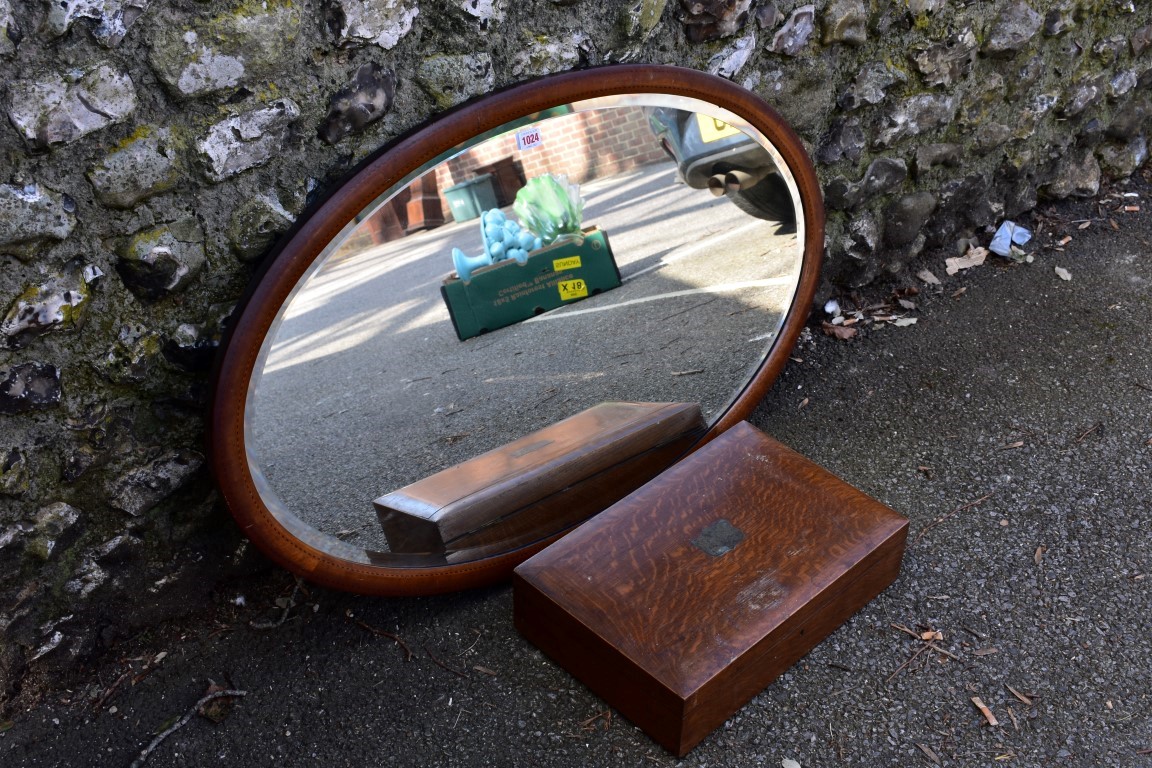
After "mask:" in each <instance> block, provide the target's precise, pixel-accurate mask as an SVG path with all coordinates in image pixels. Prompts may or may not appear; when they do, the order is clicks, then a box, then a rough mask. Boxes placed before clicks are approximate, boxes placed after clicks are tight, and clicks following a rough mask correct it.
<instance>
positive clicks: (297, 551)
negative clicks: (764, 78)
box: [209, 64, 824, 596]
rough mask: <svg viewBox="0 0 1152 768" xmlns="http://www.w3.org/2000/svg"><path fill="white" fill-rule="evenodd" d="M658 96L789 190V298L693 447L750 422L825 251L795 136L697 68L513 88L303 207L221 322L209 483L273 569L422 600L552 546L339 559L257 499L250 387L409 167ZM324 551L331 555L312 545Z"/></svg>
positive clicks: (410, 140) (429, 128) (368, 163)
mask: <svg viewBox="0 0 1152 768" xmlns="http://www.w3.org/2000/svg"><path fill="white" fill-rule="evenodd" d="M630 94H667V95H671V96H682V97H688V98H693V99H698V100H701V101H704V102H708V103H710V104H712V105H715V106H716V107H718V108H720V109H721V110H727V111H728V112H730V113H732V114H733V115H736V116H738V117H739V118H741V119H743V120H744V121H746V122H747V124H748V125H749V126H750V127H751V128H754V129H756V130H757V131H759V132H760V133H761V134H762V135H763V136H764V137H765V138H766V139H767V141H768V142H770V143H771V144H772V145H773V146H774V148H775V150H776V152H777V153H778V155H779V157H780V158H782V159H783V161H784V163H785V164H786V165H787V167H788V170H789V171H790V174H791V176H792V178H793V180H794V182H795V186H796V190H795V191H796V193H797V194H798V197H799V201H798V205H799V208H800V214H799V215H798V218H802V221H803V228H802V230H801V231H802V232H803V234H804V241H803V244H802V248H803V253H802V255H801V263H800V270H799V276H798V281H797V286H796V291H795V294H794V297H793V301H792V303H791V305H790V306H789V307H788V309H787V312H786V314H785V316H784V319H783V322H782V324H781V326H780V328H779V330H778V332H777V334H776V337H775V341H774V342H773V344H772V346H771V348H770V349H769V350H768V352H767V354H766V355H765V356H764V359H763V361H762V362H761V364H760V365H759V367H758V368H757V369H756V370H755V372H754V373H753V374H752V376H751V377H750V378H749V380H748V381H747V383H746V384H744V386H743V388H742V390H741V391H739V392H738V393H737V394H736V395H735V397H734V398H733V399H732V401H731V403H730V405H729V407H728V408H727V410H726V411H725V412H724V413H722V414H721V415H720V416H719V417H718V418H716V419H715V420H714V421H713V422H712V424H711V425H710V427H709V429H708V431H707V432H706V433H705V434H704V436H703V437H702V438H701V439H700V441H699V442H698V443H696V445H695V446H694V448H693V449H692V450H695V448H699V447H700V446H702V445H703V444H705V443H707V442H708V441H709V440H711V439H712V438H714V437H715V436H716V435H718V434H720V433H721V432H723V431H724V430H726V429H728V428H729V427H731V426H733V425H734V424H737V423H739V422H740V421H742V420H744V419H745V418H747V417H748V415H749V414H750V413H751V412H752V410H753V409H754V408H755V407H756V406H757V404H758V403H759V402H760V401H761V400H762V399H763V397H764V395H765V393H766V392H767V390H768V388H769V386H770V385H771V384H772V382H773V381H775V379H776V377H777V376H778V375H779V374H780V372H781V370H782V369H783V367H784V365H785V363H786V362H787V359H788V356H789V353H790V351H791V349H792V348H793V346H794V344H795V342H796V339H797V338H798V336H799V334H800V332H801V330H802V329H803V325H804V322H805V320H806V318H807V316H808V314H809V310H810V307H811V303H812V299H813V295H814V293H815V290H816V285H817V282H818V279H819V272H820V264H821V258H822V254H823V248H824V209H823V201H822V198H821V193H820V187H819V183H818V181H817V178H816V174H815V170H814V169H813V167H812V163H811V160H810V159H809V157H808V155H807V153H806V151H805V149H804V147H803V145H802V144H801V142H800V140H799V138H798V137H797V136H796V134H795V133H794V132H793V131H792V129H791V128H790V127H789V126H788V124H787V122H786V121H785V120H784V119H783V118H782V117H781V116H780V115H779V114H777V113H776V112H775V110H773V109H772V108H771V107H769V106H768V105H767V104H765V103H764V102H763V101H762V100H761V99H760V98H759V97H757V96H756V95H754V94H753V93H751V92H750V91H748V90H745V89H743V88H740V87H739V86H737V85H734V84H733V83H731V82H729V81H727V80H724V79H721V78H718V77H715V76H712V75H708V74H706V73H702V72H698V71H695V70H689V69H682V68H676V67H669V66H657V65H643V64H640V65H618V66H610V67H603V68H596V69H589V70H581V71H576V72H570V73H565V74H561V75H554V76H551V77H547V78H543V79H540V80H536V81H532V82H528V83H523V84H520V85H515V86H512V87H510V88H508V89H505V90H502V91H499V92H496V93H493V94H490V95H487V96H484V97H481V98H479V99H477V100H475V101H472V102H469V103H466V104H464V105H461V106H460V107H457V108H454V109H452V110H450V111H448V112H446V113H444V114H442V115H440V116H438V117H437V118H436V119H435V120H433V121H432V122H430V123H428V124H426V125H424V126H422V127H419V128H418V129H416V130H414V131H412V132H410V133H408V134H406V135H404V136H401V137H400V138H398V139H396V140H395V141H393V142H391V143H389V144H388V145H387V146H385V147H383V148H382V149H380V150H379V151H377V152H376V153H374V154H373V155H372V156H371V157H369V158H368V159H367V160H365V161H364V162H363V163H361V164H360V165H359V166H358V168H357V169H356V170H354V171H353V172H352V173H351V174H350V176H349V177H348V178H346V180H344V181H343V182H341V183H340V184H338V185H336V186H335V187H334V188H333V189H332V191H331V192H330V193H329V194H328V196H327V197H325V198H324V199H322V200H321V201H319V202H318V203H316V204H314V205H313V206H311V208H310V210H309V211H308V212H306V213H305V214H304V215H302V216H301V217H300V218H299V219H298V221H297V222H296V224H295V225H294V227H293V228H292V230H291V231H290V232H289V233H287V235H286V236H285V237H284V238H283V239H282V240H281V242H280V244H279V245H278V246H277V247H276V248H275V249H274V251H273V252H272V253H271V254H269V256H268V257H267V258H266V259H265V260H264V262H263V264H262V265H261V268H260V270H259V272H258V273H257V274H256V275H255V276H254V278H253V280H252V281H251V283H250V284H249V286H248V289H247V292H246V294H245V295H244V297H243V298H242V300H241V301H240V303H239V304H238V306H237V308H236V310H235V311H234V313H233V315H232V317H231V320H230V321H229V328H228V333H227V334H226V337H225V339H224V340H223V343H222V345H221V351H220V354H219V355H218V358H217V365H216V370H215V381H214V386H213V397H212V404H211V413H210V421H209V450H210V453H211V457H212V465H213V469H214V472H215V475H216V479H217V482H218V484H219V487H220V490H221V492H222V494H223V497H224V500H225V502H226V503H227V505H228V508H229V510H230V511H231V513H232V516H233V517H234V519H235V520H236V522H237V523H238V524H239V526H240V529H241V531H242V532H243V534H244V535H245V536H247V537H248V538H249V540H251V542H252V543H253V544H255V545H256V546H257V547H258V548H259V549H260V550H261V551H263V552H264V553H265V554H266V555H267V556H268V557H270V558H271V559H272V560H273V561H274V562H276V563H277V564H279V565H280V566H282V567H284V568H286V569H287V570H289V571H291V572H293V573H296V574H298V575H300V576H302V577H304V578H306V579H308V580H309V581H311V582H313V583H316V584H319V585H322V586H326V587H330V588H333V589H340V590H346V591H351V592H356V593H359V594H366V595H391V596H405V595H425V594H438V593H445V592H452V591H457V590H462V589H468V588H474V587H480V586H485V585H488V584H492V583H496V582H499V581H501V580H504V579H506V578H508V577H509V576H510V575H511V572H512V569H513V568H514V567H515V566H516V565H518V564H519V563H520V562H522V561H523V560H525V559H527V558H528V557H530V556H531V555H532V554H534V553H535V552H537V551H539V550H541V549H543V548H544V547H545V546H547V545H548V544H549V543H551V542H552V541H554V540H556V539H557V538H559V536H561V535H562V533H563V532H561V533H557V534H555V535H553V536H550V537H548V538H545V539H544V540H542V541H538V542H536V543H534V544H532V545H530V546H525V547H521V548H519V549H516V550H513V551H509V552H505V553H501V554H498V555H494V556H491V557H488V558H485V559H481V560H477V561H473V562H465V563H460V564H453V565H430V566H427V567H407V566H405V567H396V566H394V565H388V564H384V565H381V564H377V563H374V562H371V561H370V558H369V559H368V560H369V561H368V562H365V561H363V560H362V559H360V558H353V557H352V556H348V557H345V556H342V554H341V552H345V553H347V552H350V551H351V550H353V549H354V548H352V547H347V546H346V545H342V543H339V542H337V541H336V540H335V539H332V538H331V537H328V536H326V535H324V534H320V533H319V532H318V531H316V530H315V529H314V528H311V527H310V526H308V525H307V524H305V523H304V522H303V521H301V520H300V519H298V518H296V517H294V516H293V515H292V514H284V512H283V511H281V513H280V514H279V515H277V514H274V513H273V511H272V510H270V509H269V508H268V506H267V505H266V504H265V502H264V499H263V497H262V496H261V492H260V487H259V485H260V480H259V477H260V472H259V470H258V469H256V470H255V471H253V468H251V467H250V461H251V459H250V456H249V452H248V449H247V446H246V444H245V414H246V409H247V407H248V391H249V383H250V381H251V380H252V376H253V373H254V371H255V368H256V366H258V365H259V364H260V355H261V348H262V345H263V344H264V342H265V339H266V337H267V336H268V334H269V333H270V332H271V331H272V330H273V329H274V326H275V321H276V318H277V316H278V313H279V312H280V309H281V307H282V305H283V304H284V303H285V302H286V301H288V300H289V299H290V298H291V295H292V294H293V291H294V289H296V287H297V285H298V284H299V283H300V281H301V280H302V279H303V278H304V277H305V276H306V275H307V274H308V273H309V271H310V269H311V268H312V267H313V265H314V263H315V262H316V260H317V259H318V258H320V257H322V256H323V255H324V254H325V253H326V252H327V251H328V250H329V246H330V244H331V243H332V242H333V241H334V240H336V239H337V238H339V237H340V236H341V235H342V233H343V232H344V231H345V230H346V229H347V227H348V225H349V222H352V221H353V220H354V219H355V218H356V217H357V216H358V215H360V214H362V213H363V212H364V210H365V209H366V208H367V207H368V206H369V205H370V204H371V203H372V202H373V201H376V200H377V199H378V198H380V196H381V195H382V194H384V193H385V192H387V191H388V190H391V189H393V188H397V185H399V184H400V183H401V182H405V180H406V179H407V178H410V177H411V176H412V175H413V173H414V172H415V171H417V170H419V169H422V168H426V167H428V165H429V163H431V162H433V161H435V160H437V159H438V158H442V157H444V156H446V154H450V153H451V152H452V151H453V150H454V149H455V148H458V147H460V146H462V145H464V144H465V143H467V142H469V141H471V140H473V139H475V138H476V137H477V136H481V135H484V134H490V133H491V132H493V131H495V130H497V129H500V128H502V127H503V126H506V125H507V124H509V123H511V122H514V121H524V120H525V119H526V118H531V117H532V116H533V115H536V114H538V113H542V112H545V111H546V110H549V109H553V108H555V107H558V106H561V105H564V104H569V103H573V102H580V101H584V100H588V99H595V98H601V97H607V96H621V95H630ZM321 539H324V542H329V543H331V544H332V546H318V545H320V544H322V542H321Z"/></svg>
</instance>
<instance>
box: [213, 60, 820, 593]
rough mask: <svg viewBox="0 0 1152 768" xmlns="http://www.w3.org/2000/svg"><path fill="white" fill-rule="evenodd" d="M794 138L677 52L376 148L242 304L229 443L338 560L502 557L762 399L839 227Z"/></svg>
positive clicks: (221, 403)
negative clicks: (826, 213) (681, 63)
mask: <svg viewBox="0 0 1152 768" xmlns="http://www.w3.org/2000/svg"><path fill="white" fill-rule="evenodd" d="M822 227H823V217H822V211H821V203H820V199H819V191H818V185H817V184H816V181H815V176H814V173H813V171H812V168H811V165H810V163H809V161H808V159H807V157H806V155H805V154H804V151H803V148H802V146H801V145H800V142H799V141H798V140H797V139H796V137H795V135H794V134H793V133H792V132H791V131H790V130H789V129H788V127H787V126H786V125H785V124H784V122H783V121H782V120H781V119H780V118H779V117H778V116H777V115H776V114H775V113H774V112H773V111H772V110H771V109H770V108H769V107H768V106H767V105H765V104H764V103H763V102H761V101H760V100H759V99H757V98H756V97H755V96H753V95H752V94H750V93H749V92H747V91H745V90H743V89H740V88H738V87H736V86H734V85H732V84H731V83H729V82H727V81H724V80H720V79H718V78H714V77H711V76H709V75H704V74H701V73H698V72H694V71H686V70H678V69H673V68H668V67H652V66H620V67H611V68H605V69H598V70H589V71H583V72H577V73H570V74H567V75H561V76H557V77H553V78H548V79H545V80H540V81H535V82H532V83H528V84H525V85H521V86H517V87H514V88H512V89H509V90H506V91H502V92H500V93H498V94H495V95H492V96H488V97H485V98H484V99H481V100H479V101H477V102H474V103H471V104H468V105H465V106H464V107H462V108H458V109H456V110H454V111H453V112H451V113H449V114H446V115H444V116H442V117H441V118H439V119H437V120H436V121H435V122H434V123H432V124H430V125H429V126H426V127H424V128H422V129H420V130H418V131H416V132H414V133H412V134H409V135H408V136H406V137H403V138H402V139H400V140H398V141H397V142H395V143H393V144H392V145H390V146H389V147H386V148H385V149H384V150H382V151H381V152H380V153H378V154H377V155H375V156H374V157H373V158H371V159H370V160H369V161H367V162H366V163H365V164H363V165H362V166H361V167H360V169H359V170H358V171H357V172H355V173H354V174H353V175H352V176H351V177H350V178H349V179H347V180H346V181H345V182H344V183H342V184H341V185H340V186H338V187H337V188H336V189H335V190H334V191H333V192H332V193H331V194H330V196H329V197H328V198H327V199H326V200H325V201H324V202H322V203H320V204H319V205H318V206H316V207H314V209H313V210H312V211H311V212H310V213H309V214H308V215H307V216H305V217H302V220H301V222H300V223H299V224H298V225H297V227H296V228H295V229H294V231H293V232H292V233H290V234H289V235H288V236H287V238H286V239H285V241H284V243H283V244H282V245H281V247H280V248H279V249H278V250H277V252H276V253H275V254H273V256H271V257H270V258H269V261H268V264H267V265H266V266H265V269H264V271H263V273H262V274H261V275H260V276H259V277H258V279H257V280H256V281H255V282H254V284H253V286H252V289H251V290H250V291H249V294H248V296H247V297H246V300H245V301H244V302H243V303H242V304H241V305H240V307H239V308H238V309H237V311H236V313H235V314H234V316H233V321H232V327H231V332H230V337H229V339H228V340H227V344H226V346H225V348H224V351H223V353H222V356H221V361H220V365H219V367H218V370H219V373H218V379H217V383H216V389H215V397H214V404H213V435H212V448H213V461H214V467H215V469H216V472H217V476H218V478H219V480H220V484H221V488H222V490H223V492H224V495H225V498H226V500H227V502H228V504H229V507H230V509H231V510H232V512H233V514H234V516H235V517H236V519H237V521H238V522H239V523H240V525H241V526H242V527H243V529H244V530H245V531H246V533H247V535H249V536H250V537H251V538H252V540H253V541H254V542H255V543H256V544H257V545H258V546H260V547H261V548H262V549H263V550H264V551H265V552H267V553H268V554H270V555H271V556H272V557H273V558H274V559H275V560H277V561H278V562H280V563H281V564H282V565H284V566H286V567H288V568H289V569H290V570H293V571H295V572H297V573H300V574H302V575H304V576H306V577H309V578H311V579H313V580H315V581H317V582H319V583H323V584H326V585H328V586H333V587H338V588H344V589H351V590H354V591H359V592H363V593H372V594H423V593H432V592H441V591H447V590H452V589H458V588H462V587H468V586H476V585H479V584H484V583H489V582H491V581H494V580H497V579H499V578H502V577H506V576H507V575H508V574H510V572H511V569H512V568H513V567H514V566H515V564H516V563H518V562H520V561H521V560H523V559H524V558H526V557H527V556H529V555H530V554H532V553H533V552H535V551H537V550H538V549H539V548H541V547H542V546H544V545H546V544H547V543H548V542H549V541H552V540H555V539H556V538H557V537H558V536H561V535H563V533H565V532H566V531H567V530H570V529H572V528H573V527H574V526H576V525H578V524H579V523H580V522H582V521H583V520H584V519H586V518H587V517H589V516H590V515H593V514H596V513H597V512H599V511H601V510H602V509H604V508H606V507H607V506H610V505H611V504H612V503H614V502H615V501H617V500H619V499H620V498H622V497H623V496H624V495H626V494H627V493H629V492H631V490H633V489H634V488H636V487H638V485H640V484H642V483H643V482H646V481H648V480H650V479H652V478H653V477H655V476H656V475H658V474H659V472H660V471H661V470H662V469H663V468H665V467H667V466H668V465H670V464H671V463H673V462H674V461H675V460H676V459H678V458H679V457H681V456H683V455H685V454H686V453H688V452H690V451H691V450H692V449H694V448H695V447H698V446H699V445H701V444H703V442H706V441H707V440H708V439H709V438H710V437H711V436H714V435H715V434H718V433H719V432H720V431H721V430H723V429H726V428H727V427H728V426H730V425H731V424H733V423H736V422H737V421H739V420H741V419H743V418H744V417H745V416H747V414H748V412H749V411H750V410H751V409H752V408H753V407H755V405H756V404H757V402H758V401H759V399H760V397H762V395H763V393H764V391H765V390H766V388H767V386H768V385H769V384H770V383H771V381H772V380H773V379H774V377H775V376H776V375H777V374H778V372H779V370H780V368H781V367H782V366H783V363H784V361H785V359H786V357H787V354H788V351H789V349H790V348H791V346H792V344H793V343H794V341H795V338H796V336H797V334H798V333H799V331H800V328H801V326H802V323H803V319H804V317H805V316H806V314H807V311H808V308H809V304H810V302H811V298H812V293H813V291H814V286H815V281H816V275H817V272H818V268H819V260H820V253H821V251H822V247H823V229H822Z"/></svg>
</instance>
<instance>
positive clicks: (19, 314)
mask: <svg viewBox="0 0 1152 768" xmlns="http://www.w3.org/2000/svg"><path fill="white" fill-rule="evenodd" d="M90 296H91V292H90V290H89V285H88V283H85V282H84V280H83V279H82V278H81V276H80V273H79V272H78V271H77V272H74V273H71V274H58V275H53V276H52V277H51V278H49V279H48V280H47V281H45V282H43V283H41V284H40V285H34V286H29V287H28V288H27V289H25V291H24V292H23V293H22V294H21V295H20V296H18V297H16V300H15V301H14V302H12V305H11V306H10V307H9V308H8V312H7V313H6V314H5V316H4V320H3V321H2V322H0V336H3V339H4V343H5V345H6V346H8V347H9V348H12V349H19V348H20V347H23V346H26V345H27V344H29V343H30V342H31V341H32V340H33V339H36V338H38V337H40V336H42V335H44V334H45V333H48V332H49V331H61V330H75V329H76V328H78V327H79V326H80V325H81V324H82V322H83V319H84V314H85V310H86V309H87V306H88V301H89V298H90Z"/></svg>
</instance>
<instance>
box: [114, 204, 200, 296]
mask: <svg viewBox="0 0 1152 768" xmlns="http://www.w3.org/2000/svg"><path fill="white" fill-rule="evenodd" d="M118 251H119V256H120V258H119V260H118V261H117V262H116V271H117V272H118V273H119V274H120V278H121V280H123V281H124V285H125V287H127V288H128V290H129V291H131V292H132V293H133V294H135V295H136V296H137V297H138V298H141V299H143V300H145V301H157V300H159V299H162V298H164V297H165V296H168V295H170V294H172V293H175V292H178V291H180V290H182V289H183V288H184V287H185V286H187V285H188V283H189V282H191V281H192V279H193V278H195V277H196V275H197V274H198V273H199V272H200V269H201V268H202V267H203V266H204V263H205V260H206V255H205V251H204V233H203V231H201V229H200V225H199V224H198V223H197V222H196V220H195V219H185V220H181V221H177V222H173V223H172V224H165V225H161V226H159V227H154V228H151V229H146V230H143V231H141V232H137V233H136V234H135V235H133V236H131V237H130V238H128V239H127V240H125V242H124V243H123V244H122V245H121V246H120V248H119V249H118Z"/></svg>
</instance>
